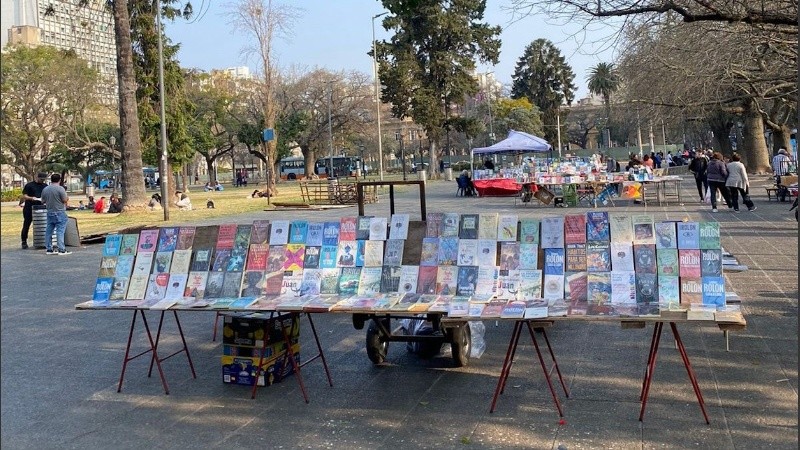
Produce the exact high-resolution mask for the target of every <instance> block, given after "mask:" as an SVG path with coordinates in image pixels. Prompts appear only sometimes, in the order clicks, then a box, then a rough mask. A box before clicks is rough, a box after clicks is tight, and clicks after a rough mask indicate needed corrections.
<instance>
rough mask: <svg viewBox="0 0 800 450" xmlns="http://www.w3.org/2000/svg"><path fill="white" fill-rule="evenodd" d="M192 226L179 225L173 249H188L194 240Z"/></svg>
mask: <svg viewBox="0 0 800 450" xmlns="http://www.w3.org/2000/svg"><path fill="white" fill-rule="evenodd" d="M194 232H195V228H194V227H181V228H180V231H179V232H178V245H177V247H175V250H189V249H190V248H192V243H193V242H194Z"/></svg>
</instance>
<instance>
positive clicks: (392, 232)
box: [389, 214, 409, 239]
mask: <svg viewBox="0 0 800 450" xmlns="http://www.w3.org/2000/svg"><path fill="white" fill-rule="evenodd" d="M408 221H409V215H408V214H392V218H391V226H390V227H389V228H390V229H389V239H406V238H408Z"/></svg>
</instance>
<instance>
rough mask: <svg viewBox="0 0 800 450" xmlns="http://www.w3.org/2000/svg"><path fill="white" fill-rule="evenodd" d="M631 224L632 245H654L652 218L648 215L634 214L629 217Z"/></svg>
mask: <svg viewBox="0 0 800 450" xmlns="http://www.w3.org/2000/svg"><path fill="white" fill-rule="evenodd" d="M631 223H632V224H633V243H634V244H655V243H656V235H655V230H654V225H653V216H651V215H650V214H634V215H633V216H631Z"/></svg>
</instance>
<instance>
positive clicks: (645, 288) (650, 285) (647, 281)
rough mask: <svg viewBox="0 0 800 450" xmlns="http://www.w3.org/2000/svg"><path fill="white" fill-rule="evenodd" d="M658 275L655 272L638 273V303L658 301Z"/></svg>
mask: <svg viewBox="0 0 800 450" xmlns="http://www.w3.org/2000/svg"><path fill="white" fill-rule="evenodd" d="M657 277H658V275H656V274H654V273H639V272H637V273H636V303H657V302H658V283H657V281H658V280H657Z"/></svg>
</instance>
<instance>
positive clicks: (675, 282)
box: [658, 275, 681, 306]
mask: <svg viewBox="0 0 800 450" xmlns="http://www.w3.org/2000/svg"><path fill="white" fill-rule="evenodd" d="M680 302H681V290H680V283H679V278H678V277H677V276H673V275H668V276H661V275H659V276H658V303H659V304H660V305H664V306H669V305H671V304H676V305H677V304H680Z"/></svg>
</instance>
